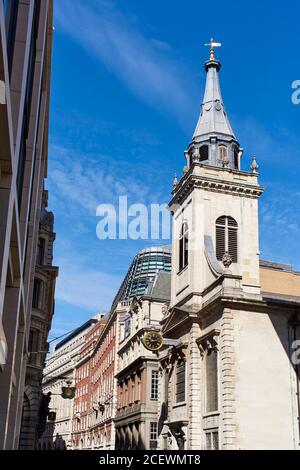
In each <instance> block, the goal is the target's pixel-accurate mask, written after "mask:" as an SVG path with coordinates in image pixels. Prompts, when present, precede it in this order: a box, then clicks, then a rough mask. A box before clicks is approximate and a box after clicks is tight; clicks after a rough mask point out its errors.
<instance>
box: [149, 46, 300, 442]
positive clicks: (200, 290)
mask: <svg viewBox="0 0 300 470" xmlns="http://www.w3.org/2000/svg"><path fill="white" fill-rule="evenodd" d="M214 45H215V44H214V43H213V42H211V44H210V46H211V51H210V59H209V60H208V61H207V62H206V63H205V69H206V73H207V78H206V87H205V94H204V100H203V103H202V105H201V111H200V117H199V120H198V123H197V126H196V130H195V132H194V135H193V138H192V140H191V142H190V144H189V145H188V148H187V150H186V152H185V157H186V160H187V166H186V167H185V169H184V175H183V177H182V178H181V180H180V181H179V182H178V181H177V178H175V180H174V190H173V197H172V200H171V202H170V210H171V212H172V216H173V241H172V281H171V302H170V309H169V310H168V313H167V314H166V315H165V317H164V319H163V322H162V333H163V335H164V338H165V339H166V341H165V344H166V346H165V347H164V348H163V349H162V350H161V352H160V364H161V384H162V386H161V394H160V407H159V429H158V432H159V447H160V448H161V449H184V448H185V449H209V450H213V449H264V448H265V449H267V448H273V449H279V448H284V449H291V448H295V447H297V446H298V445H299V432H298V430H297V426H298V425H297V419H299V416H298V415H299V412H297V406H299V400H298V404H297V386H299V374H298V371H297V370H296V369H295V367H294V365H293V364H292V361H291V345H292V338H293V332H292V330H291V326H290V325H291V321H290V320H291V318H295V315H296V317H297V321H298V316H297V315H298V313H295V303H293V305H292V303H291V297H289V296H285V294H286V292H284V293H283V292H280V283H279V284H278V286H279V288H278V289H277V291H276V289H275V292H273V291H272V289H273V288H272V286H273V285H272V282H271V283H270V282H269V283H267V282H265V281H264V282H265V284H266V285H268V286H271V289H268V290H271V291H272V292H271V293H270V292H264V289H263V287H264V286H262V284H261V279H260V277H261V276H260V273H261V270H262V269H263V268H262V264H263V263H262V262H260V259H259V236H258V200H259V198H260V196H261V194H262V193H263V189H262V187H261V186H260V185H259V183H258V174H257V168H258V165H257V163H256V159H255V157H254V159H253V162H252V165H251V171H250V172H245V171H242V170H241V156H242V153H243V152H242V149H241V147H240V144H239V142H238V141H237V139H236V137H235V135H234V133H233V130H232V128H231V125H230V123H229V119H228V116H227V113H226V111H225V107H224V103H223V100H222V96H221V91H220V84H219V71H220V68H221V64H220V62H219V61H218V60H216V58H215V53H214ZM268 266H269V265H268ZM270 266H271V264H270ZM276 269H279V268H278V266H277V265H275V264H272V267H271V268H270V269H269V271H268V276H271V275H273V271H272V270H274V271H275V270H276ZM282 270H283V271H284V268H282ZM276 274H277V272H276ZM293 275H294V276H295V277H296V275H298V273H293ZM268 276H267V278H268V279H269V277H268ZM299 279H300V278H299V276H298V277H297V279H296V280H295V279H294V278H293V282H296V283H297V288H296V296H295V297H294V301H295V299H297V302H299V305H300V283H299ZM294 286H296V284H294ZM294 293H295V292H294ZM298 296H299V297H298ZM283 299H285V303H283ZM280 302H281V304H280ZM297 302H296V303H297ZM279 305H280V306H279ZM297 305H298V304H297ZM298 330H299V328H298ZM297 334H298V335H299V331H298V333H297ZM167 339H171V340H172V342H170V341H169V342H168V341H167ZM167 344H172V346H169V347H168V346H167ZM297 374H298V375H297ZM298 397H299V395H298ZM297 413H298V415H297Z"/></svg>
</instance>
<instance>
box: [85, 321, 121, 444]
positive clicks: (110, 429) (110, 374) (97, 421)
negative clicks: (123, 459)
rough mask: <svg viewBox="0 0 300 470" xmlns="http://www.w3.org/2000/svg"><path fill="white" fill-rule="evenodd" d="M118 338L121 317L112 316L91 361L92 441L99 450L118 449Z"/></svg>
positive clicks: (90, 431)
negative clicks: (116, 356)
mask: <svg viewBox="0 0 300 470" xmlns="http://www.w3.org/2000/svg"><path fill="white" fill-rule="evenodd" d="M116 335H117V315H116V313H112V314H111V315H110V316H109V318H108V319H107V322H106V325H105V327H104V329H103V331H102V334H101V335H100V337H99V338H98V341H97V343H96V345H95V349H94V351H93V357H92V361H91V380H92V392H91V402H92V410H91V413H90V422H89V441H90V442H91V445H92V448H95V449H114V446H115V433H114V423H113V419H114V414H115V405H116V398H115V397H116V383H115V374H116V361H115V355H116Z"/></svg>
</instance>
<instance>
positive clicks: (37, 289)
mask: <svg viewBox="0 0 300 470" xmlns="http://www.w3.org/2000/svg"><path fill="white" fill-rule="evenodd" d="M41 291H42V281H40V280H39V279H35V280H34V284H33V295H32V307H33V308H39V304H40V297H41Z"/></svg>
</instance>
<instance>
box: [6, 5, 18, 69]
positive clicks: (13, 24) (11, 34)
mask: <svg viewBox="0 0 300 470" xmlns="http://www.w3.org/2000/svg"><path fill="white" fill-rule="evenodd" d="M18 9H19V0H6V1H5V2H4V12H5V28H6V43H7V57H8V69H9V75H11V68H12V58H13V54H14V46H15V38H16V28H17V19H18Z"/></svg>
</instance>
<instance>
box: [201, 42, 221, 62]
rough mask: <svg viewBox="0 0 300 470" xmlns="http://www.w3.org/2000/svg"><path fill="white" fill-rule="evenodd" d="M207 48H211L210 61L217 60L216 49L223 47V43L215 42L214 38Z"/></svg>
mask: <svg viewBox="0 0 300 470" xmlns="http://www.w3.org/2000/svg"><path fill="white" fill-rule="evenodd" d="M205 45H206V46H209V47H210V57H209V60H215V47H221V46H222V43H220V42H215V41H214V38H211V40H210V42H209V43H208V44H205Z"/></svg>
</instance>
